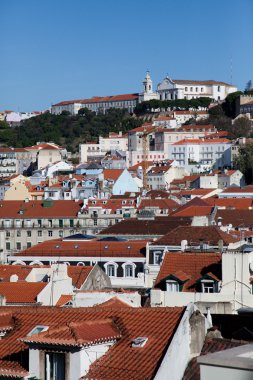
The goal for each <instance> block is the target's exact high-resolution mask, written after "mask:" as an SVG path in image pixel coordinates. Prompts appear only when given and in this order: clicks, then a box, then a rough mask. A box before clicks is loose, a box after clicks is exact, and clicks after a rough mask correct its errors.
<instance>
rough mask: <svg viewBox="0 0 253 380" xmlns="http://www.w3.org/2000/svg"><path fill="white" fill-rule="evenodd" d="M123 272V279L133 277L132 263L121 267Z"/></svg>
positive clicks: (134, 266) (133, 266) (133, 268)
mask: <svg viewBox="0 0 253 380" xmlns="http://www.w3.org/2000/svg"><path fill="white" fill-rule="evenodd" d="M122 267H123V270H124V277H135V268H136V265H135V264H133V263H125V264H123V265H122Z"/></svg>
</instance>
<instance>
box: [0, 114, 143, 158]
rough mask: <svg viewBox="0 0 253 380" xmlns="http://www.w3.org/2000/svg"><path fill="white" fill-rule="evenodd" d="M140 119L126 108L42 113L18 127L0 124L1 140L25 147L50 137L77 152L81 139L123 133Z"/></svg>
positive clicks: (0, 142)
mask: <svg viewBox="0 0 253 380" xmlns="http://www.w3.org/2000/svg"><path fill="white" fill-rule="evenodd" d="M141 124H142V119H137V118H134V117H132V116H131V115H130V114H129V113H128V112H127V111H126V110H116V109H111V110H109V111H108V112H107V113H106V114H105V115H95V113H93V112H91V111H89V110H85V111H84V113H83V114H81V115H75V116H71V115H69V114H68V113H67V112H63V113H62V114H61V115H52V114H50V113H45V114H43V115H39V116H36V117H33V118H30V119H27V120H25V121H24V122H23V123H22V125H21V126H20V127H15V128H6V127H4V126H2V128H1V125H0V144H1V145H7V146H13V147H25V146H30V145H34V144H36V142H38V141H53V142H55V143H56V144H59V145H62V146H64V147H66V148H67V149H68V150H69V151H72V152H77V151H78V146H79V144H80V143H85V142H91V141H95V142H96V141H97V140H98V137H99V136H107V135H108V133H109V132H119V131H122V132H123V133H125V132H127V131H128V130H130V129H132V128H135V127H138V126H139V125H141Z"/></svg>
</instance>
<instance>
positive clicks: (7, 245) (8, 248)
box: [6, 242, 11, 251]
mask: <svg viewBox="0 0 253 380" xmlns="http://www.w3.org/2000/svg"><path fill="white" fill-rule="evenodd" d="M10 249H11V243H10V242H7V243H6V251H9V250H10Z"/></svg>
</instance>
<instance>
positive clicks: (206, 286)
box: [201, 280, 214, 293]
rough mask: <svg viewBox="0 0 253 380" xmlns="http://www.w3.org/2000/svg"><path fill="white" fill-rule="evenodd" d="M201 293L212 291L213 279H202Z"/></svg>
mask: <svg viewBox="0 0 253 380" xmlns="http://www.w3.org/2000/svg"><path fill="white" fill-rule="evenodd" d="M201 285H202V293H214V281H213V280H202V281H201Z"/></svg>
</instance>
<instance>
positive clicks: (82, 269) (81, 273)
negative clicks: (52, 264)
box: [68, 265, 94, 289]
mask: <svg viewBox="0 0 253 380" xmlns="http://www.w3.org/2000/svg"><path fill="white" fill-rule="evenodd" d="M93 268H94V267H92V266H73V265H68V276H69V277H71V278H72V284H73V286H74V287H75V288H77V289H80V287H81V286H82V285H83V283H84V282H85V281H86V280H87V278H88V276H89V274H90V273H91V271H92V269H93Z"/></svg>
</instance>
